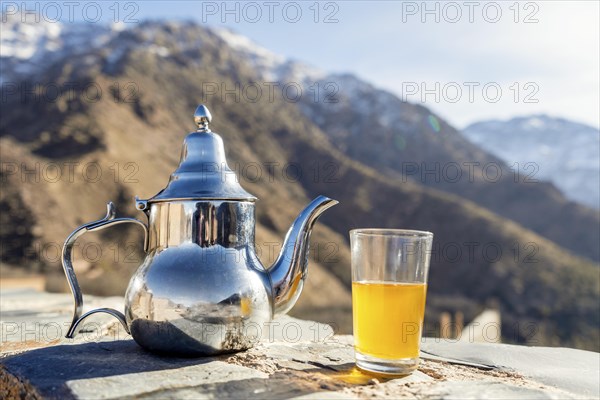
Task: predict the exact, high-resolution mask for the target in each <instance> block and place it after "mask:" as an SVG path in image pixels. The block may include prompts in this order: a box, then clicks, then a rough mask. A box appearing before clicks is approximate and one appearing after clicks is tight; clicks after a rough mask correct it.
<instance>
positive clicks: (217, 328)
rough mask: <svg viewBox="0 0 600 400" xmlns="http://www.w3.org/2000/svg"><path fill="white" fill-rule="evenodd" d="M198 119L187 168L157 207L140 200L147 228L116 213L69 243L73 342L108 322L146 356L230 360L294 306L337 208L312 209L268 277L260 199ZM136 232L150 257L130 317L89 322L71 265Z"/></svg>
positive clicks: (130, 294)
mask: <svg viewBox="0 0 600 400" xmlns="http://www.w3.org/2000/svg"><path fill="white" fill-rule="evenodd" d="M194 119H195V122H196V124H197V125H198V130H197V131H196V132H192V133H190V134H189V135H188V136H187V137H186V139H185V141H184V144H183V151H182V154H181V162H180V165H179V167H178V168H177V170H176V171H175V172H174V173H173V174H172V175H171V178H170V180H169V183H168V185H167V187H166V188H165V189H163V190H162V191H160V192H159V193H158V194H157V195H156V196H154V197H152V198H151V199H148V200H139V199H137V198H136V208H137V209H138V210H141V211H143V212H144V213H145V214H146V216H147V217H148V225H147V226H146V224H144V223H143V222H141V221H139V220H136V219H133V218H115V214H116V212H115V208H114V206H113V204H112V203H109V204H108V211H107V214H106V217H104V218H103V219H101V220H99V221H95V222H91V223H88V224H86V225H83V226H81V227H79V228H78V229H76V230H75V231H74V232H73V233H72V234H71V235H70V236H69V237H68V238H67V240H66V242H65V245H64V247H63V254H62V262H63V268H64V270H65V274H66V276H67V279H68V281H69V285H70V287H71V291H72V292H73V296H74V298H75V311H74V315H73V321H72V323H71V326H70V328H69V331H68V333H67V337H68V338H72V337H74V335H75V334H76V331H77V327H78V326H79V324H80V323H81V321H82V320H83V319H85V318H86V317H88V316H89V315H91V314H94V313H97V312H105V313H108V314H111V315H113V316H114V317H116V318H117V319H118V320H119V321H120V322H121V324H122V325H123V327H124V328H125V330H126V331H127V332H128V333H131V335H132V336H133V338H134V339H135V341H136V342H137V343H138V344H139V345H141V346H142V347H144V348H146V349H149V350H152V351H156V352H166V353H178V354H184V355H212V354H219V353H226V352H232V351H239V350H244V349H247V348H249V347H252V345H254V344H256V342H257V341H258V340H259V339H260V338H257V335H256V332H259V331H260V329H263V327H264V324H265V323H267V322H268V321H270V320H271V319H272V318H273V317H274V316H275V315H277V314H284V313H286V312H288V311H289V310H290V309H291V308H292V307H293V306H294V304H295V303H296V300H297V299H298V296H299V295H300V293H301V291H302V287H303V283H304V279H305V278H306V274H307V267H308V247H309V237H310V233H311V230H312V227H313V225H314V223H315V221H316V220H317V218H318V217H319V216H320V215H321V214H322V213H323V211H325V210H327V209H328V208H329V207H331V206H333V205H335V204H337V201H335V200H332V199H329V198H327V197H324V196H319V197H317V198H316V199H314V200H313V201H312V202H311V203H310V204H309V205H308V206H307V207H306V208H305V209H304V210H303V211H302V212H301V213H300V215H299V216H298V218H296V220H295V221H294V223H293V224H292V227H291V228H290V230H289V231H288V233H287V236H286V238H285V241H284V244H283V248H282V250H281V253H280V254H279V257H278V258H277V260H276V261H275V263H274V264H273V265H272V266H271V267H269V268H265V267H264V266H263V265H262V264H261V262H260V260H259V259H258V257H257V256H256V252H255V248H254V228H255V224H256V222H255V216H254V205H255V200H256V198H255V197H254V196H252V195H251V194H249V193H248V192H246V191H245V190H244V189H243V188H242V187H241V186H240V184H239V183H238V180H237V177H236V175H235V173H234V172H233V171H232V170H231V169H230V168H229V167H228V166H227V162H226V159H225V150H224V146H223V141H222V139H221V137H220V136H219V135H217V134H216V133H213V132H211V130H210V128H209V126H208V125H209V122H210V121H211V115H210V112H209V111H208V109H207V108H206V107H205V106H203V105H200V106H198V108H197V109H196V112H195V115H194ZM130 222H131V223H135V224H137V225H139V226H141V227H142V228H143V229H144V232H145V237H144V250H145V252H146V257H145V259H144V261H143V262H142V264H141V265H140V267H139V268H138V270H137V271H136V272H135V273H134V275H133V277H132V278H131V281H130V283H129V287H128V289H127V293H126V295H125V313H124V314H123V313H121V312H119V311H117V310H114V309H109V308H100V309H95V310H92V311H89V312H87V313H85V314H83V315H82V308H83V299H82V294H81V290H80V288H79V284H78V282H77V278H76V276H75V272H74V270H73V266H72V263H71V251H72V248H73V245H74V243H75V241H76V239H77V238H78V237H79V236H81V235H82V234H83V233H85V232H88V231H96V230H100V229H104V228H106V227H108V226H110V225H115V224H121V223H130Z"/></svg>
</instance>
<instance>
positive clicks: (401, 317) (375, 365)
mask: <svg viewBox="0 0 600 400" xmlns="http://www.w3.org/2000/svg"><path fill="white" fill-rule="evenodd" d="M432 241H433V233H431V232H422V231H412V230H400V229H354V230H351V231H350V247H351V251H352V314H353V323H354V349H355V355H356V365H357V366H358V367H359V368H361V369H364V370H367V371H373V372H377V373H381V374H398V375H403V374H410V373H411V372H412V371H414V370H415V369H416V368H417V366H418V364H419V344H420V341H421V333H422V330H423V317H424V315H425V297H426V294H427V274H428V272H429V259H430V255H431V243H432Z"/></svg>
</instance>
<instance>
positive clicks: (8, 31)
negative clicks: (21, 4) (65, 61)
mask: <svg viewBox="0 0 600 400" xmlns="http://www.w3.org/2000/svg"><path fill="white" fill-rule="evenodd" d="M120 30H122V25H117V24H113V25H112V26H108V25H102V24H93V25H92V24H86V23H70V24H62V23H59V22H51V21H46V20H45V19H44V18H41V19H40V21H39V22H37V23H23V22H21V18H20V16H19V15H17V14H14V15H4V16H2V24H0V62H1V63H2V68H1V69H0V83H3V82H7V81H11V80H18V79H20V78H22V77H27V76H32V75H34V74H36V73H39V72H41V71H43V70H44V68H46V67H47V66H48V65H50V64H52V63H53V62H55V61H57V60H59V59H61V58H62V57H65V56H71V57H72V56H76V55H81V54H85V53H87V52H89V51H90V50H93V49H98V48H101V47H102V46H103V45H105V44H106V43H107V42H108V41H109V40H110V39H111V38H113V37H114V36H115V34H117V33H118V32H119V31H120Z"/></svg>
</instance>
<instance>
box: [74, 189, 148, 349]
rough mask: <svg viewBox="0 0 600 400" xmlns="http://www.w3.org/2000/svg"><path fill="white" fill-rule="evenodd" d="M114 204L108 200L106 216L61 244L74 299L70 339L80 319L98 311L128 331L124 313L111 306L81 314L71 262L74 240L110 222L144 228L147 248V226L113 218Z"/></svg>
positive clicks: (102, 227)
mask: <svg viewBox="0 0 600 400" xmlns="http://www.w3.org/2000/svg"><path fill="white" fill-rule="evenodd" d="M116 213H117V212H116V209H115V205H114V204H113V203H112V201H111V202H109V203H108V204H107V205H106V216H105V217H104V218H102V219H100V220H98V221H94V222H90V223H88V224H85V225H82V226H80V227H79V228H77V229H75V230H74V231H73V233H71V234H70V235H69V237H68V238H67V240H66V241H65V244H64V246H63V251H62V265H63V269H64V270H65V275H66V276H67V280H68V281H69V286H70V287H71V292H72V293H73V298H74V300H75V308H74V310H73V321H72V322H71V326H70V327H69V330H68V332H67V335H66V337H67V338H69V339H71V338H73V337H74V336H75V330H76V329H77V326H78V325H79V323H80V322H81V321H83V320H84V319H85V318H87V317H88V316H90V315H92V314H95V313H98V312H104V313H107V314H110V315H112V316H113V317H115V318H117V319H118V320H119V322H121V324H122V325H123V328H125V331H126V332H127V333H129V327H128V326H127V322H126V320H125V315H123V313H122V312H120V311H117V310H114V309H112V308H96V309H94V310H91V311H88V312H86V313H85V314H83V315H81V312H82V310H83V296H82V294H81V289H80V288H79V282H77V276H75V270H74V269H73V264H72V262H71V252H72V250H73V245H74V244H75V241H76V240H77V239H78V238H79V237H80V236H81V235H83V234H84V233H86V232H91V231H96V230H100V229H104V228H106V227H108V226H109V225H112V224H116V225H118V224H124V223H126V222H132V223H134V224H137V225H139V226H141V227H142V228H144V251H147V249H148V227H147V226H146V225H145V224H144V223H143V222H142V221H139V220H137V219H134V218H115V216H116Z"/></svg>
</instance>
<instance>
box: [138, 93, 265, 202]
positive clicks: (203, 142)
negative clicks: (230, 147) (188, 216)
mask: <svg viewBox="0 0 600 400" xmlns="http://www.w3.org/2000/svg"><path fill="white" fill-rule="evenodd" d="M211 121H212V116H211V114H210V111H209V110H208V108H207V107H206V106H205V105H203V104H201V105H199V106H198V108H196V112H195V113H194V122H195V123H196V125H197V126H198V130H197V131H196V132H191V133H190V134H188V135H187V137H186V138H185V140H184V142H183V148H182V151H181V160H180V161H179V167H177V170H175V172H173V173H172V174H171V178H170V179H169V183H168V184H167V187H165V188H164V189H163V190H161V191H160V192H158V193H157V194H156V196H154V197H152V198H151V199H149V200H148V202H159V201H171V200H195V199H206V200H245V201H255V200H256V197H254V196H253V195H251V194H250V193H248V192H246V191H245V190H244V188H242V186H241V185H240V183H239V181H238V177H237V176H236V174H235V172H233V171H232V170H231V169H230V168H229V166H228V165H227V160H226V159H225V148H224V147H223V139H221V137H220V136H219V135H218V134H216V133H214V132H211V130H210V128H209V127H208V125H209V123H210V122H211Z"/></svg>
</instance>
